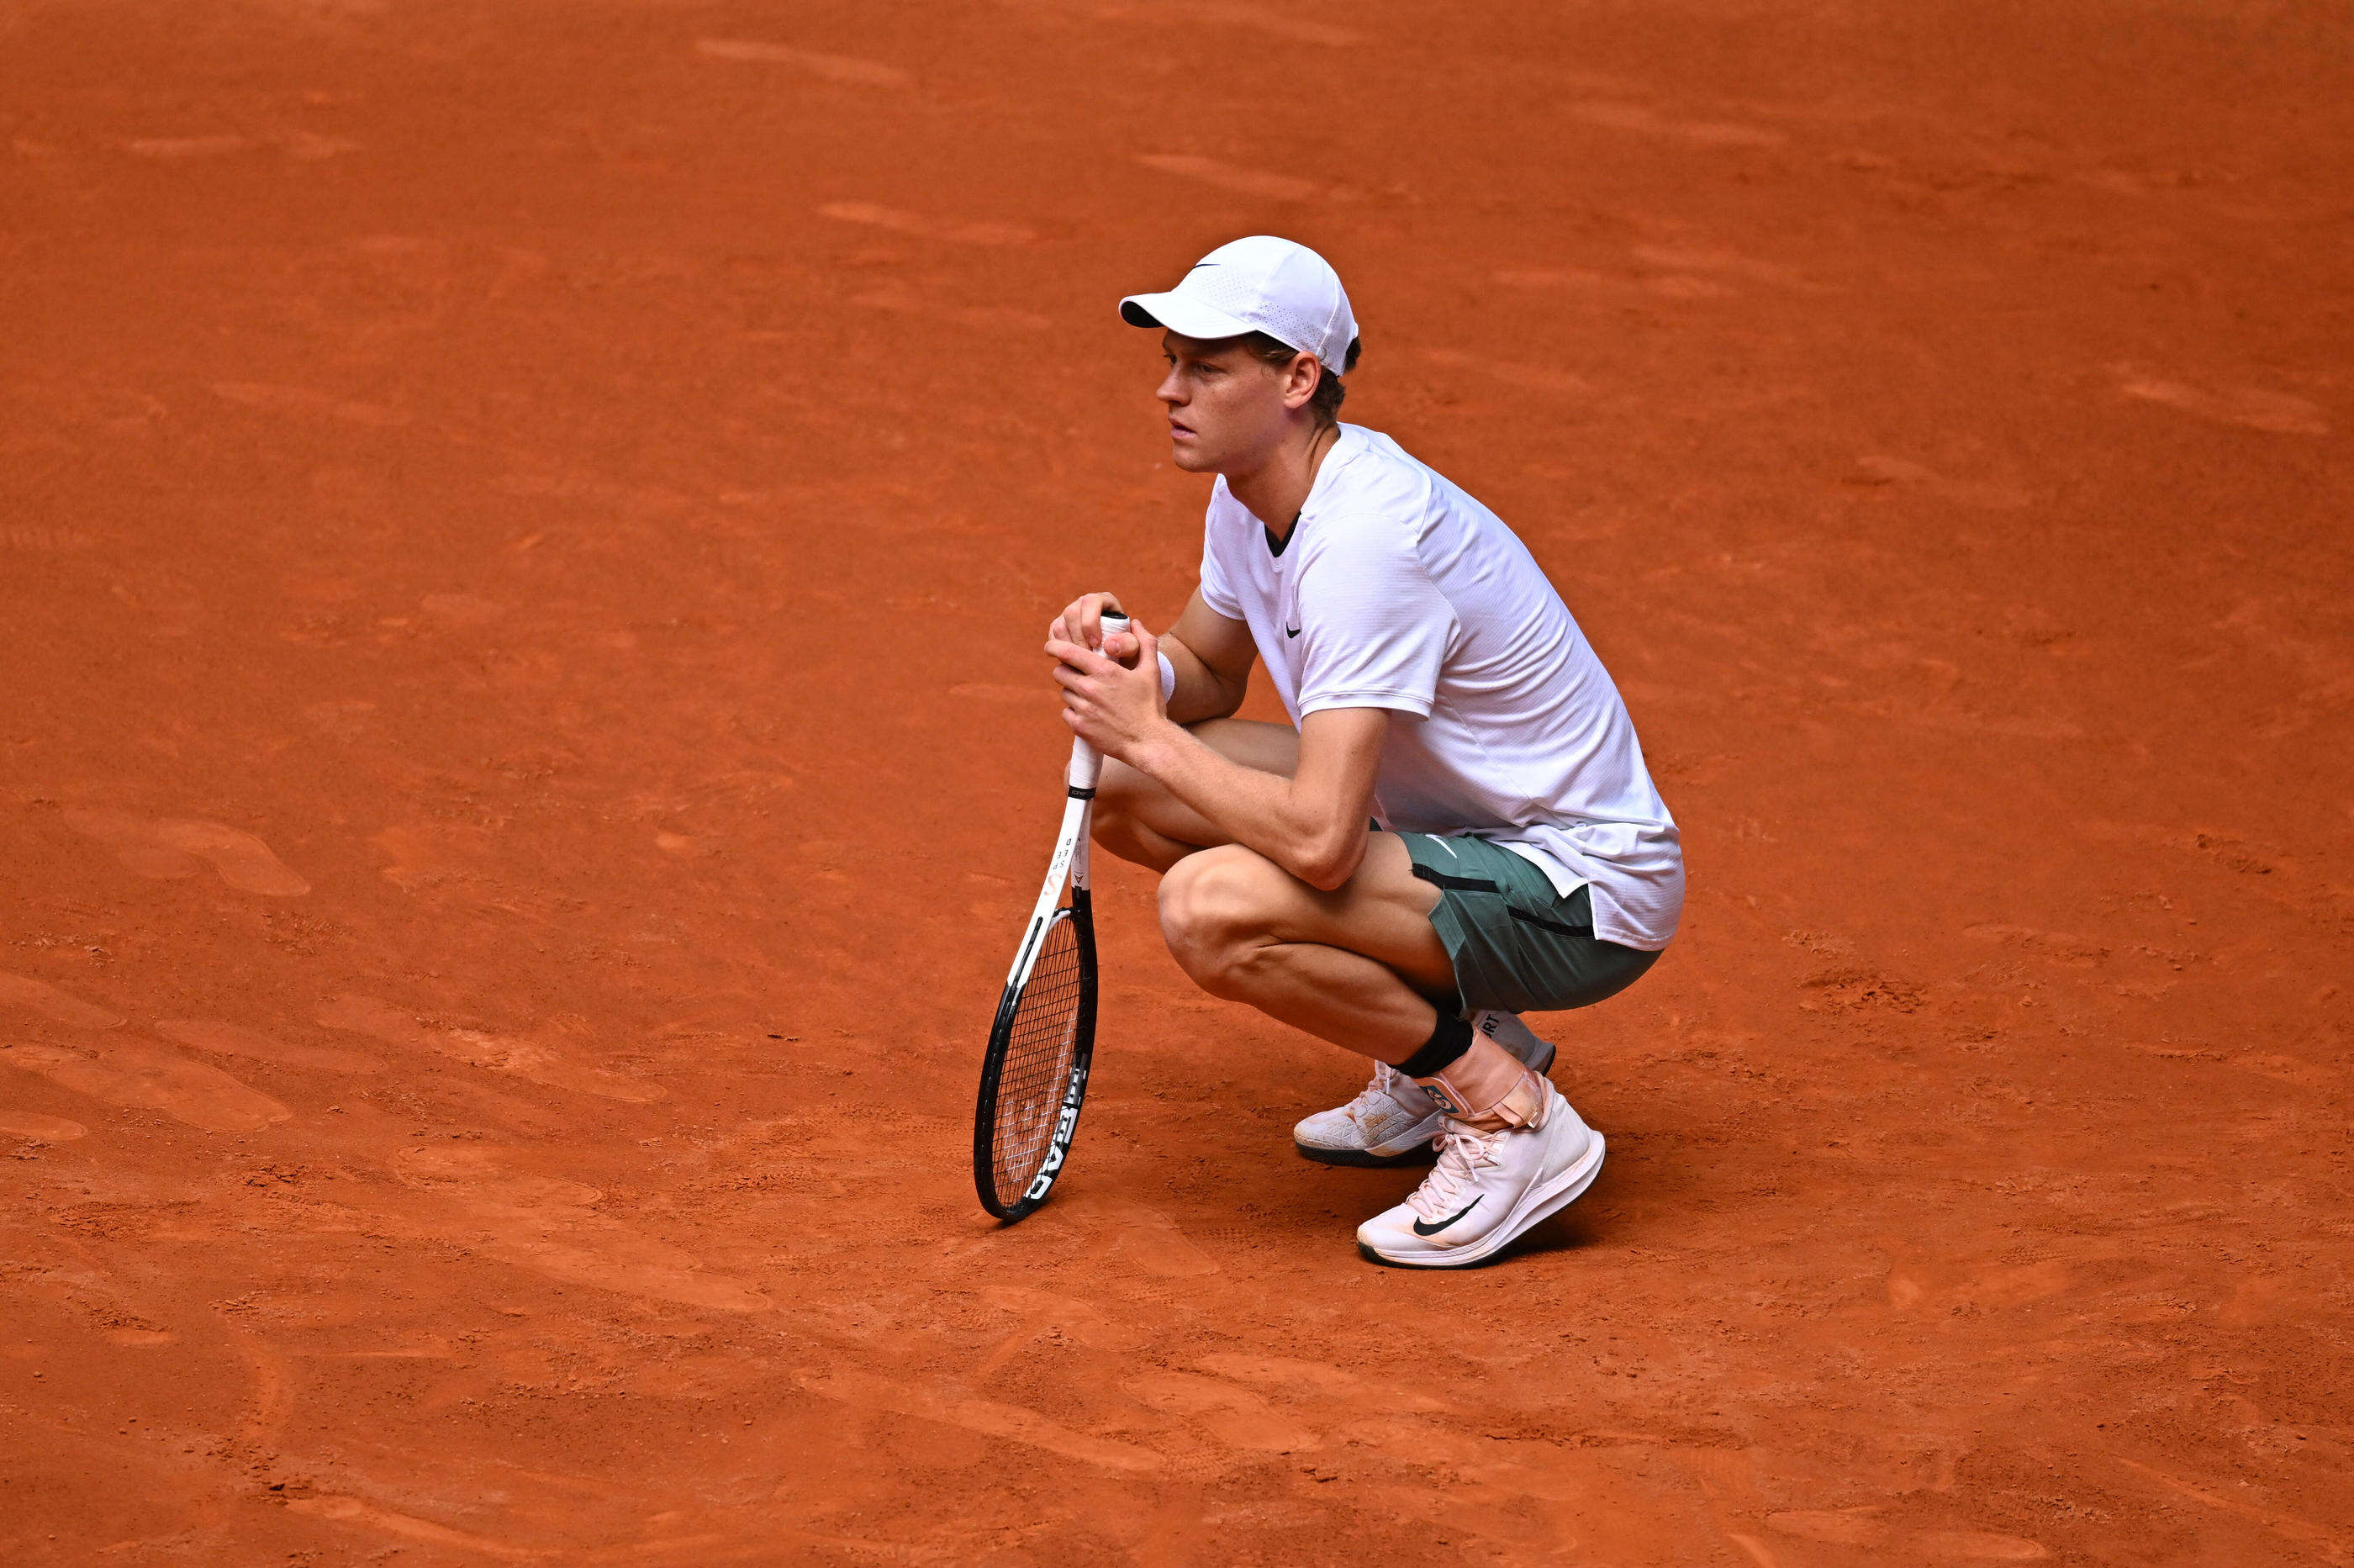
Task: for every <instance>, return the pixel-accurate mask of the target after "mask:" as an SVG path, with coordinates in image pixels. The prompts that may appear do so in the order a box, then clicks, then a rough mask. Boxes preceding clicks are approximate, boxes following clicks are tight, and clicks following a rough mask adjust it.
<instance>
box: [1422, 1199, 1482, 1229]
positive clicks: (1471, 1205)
mask: <svg viewBox="0 0 2354 1568" xmlns="http://www.w3.org/2000/svg"><path fill="white" fill-rule="evenodd" d="M1486 1197H1487V1194H1486V1193H1485V1192H1482V1193H1480V1194H1479V1197H1477V1198H1474V1199H1472V1200H1471V1201H1470V1202H1468V1203H1466V1204H1464V1205H1463V1207H1462V1208H1461V1209H1460V1210H1459V1211H1458V1212H1457V1213H1452V1214H1449V1215H1447V1217H1446V1218H1445V1219H1443V1220H1441V1221H1439V1222H1438V1223H1437V1224H1435V1225H1434V1224H1428V1223H1427V1222H1426V1221H1423V1220H1416V1221H1415V1223H1414V1234H1416V1235H1418V1236H1435V1235H1437V1234H1438V1233H1439V1232H1441V1231H1443V1230H1445V1229H1446V1228H1447V1226H1449V1225H1451V1224H1454V1223H1455V1222H1456V1221H1458V1220H1459V1219H1461V1218H1462V1217H1463V1216H1464V1215H1465V1214H1468V1213H1470V1212H1471V1211H1472V1210H1474V1209H1476V1208H1478V1207H1479V1204H1480V1202H1481V1201H1482V1200H1483V1199H1485V1198H1486Z"/></svg>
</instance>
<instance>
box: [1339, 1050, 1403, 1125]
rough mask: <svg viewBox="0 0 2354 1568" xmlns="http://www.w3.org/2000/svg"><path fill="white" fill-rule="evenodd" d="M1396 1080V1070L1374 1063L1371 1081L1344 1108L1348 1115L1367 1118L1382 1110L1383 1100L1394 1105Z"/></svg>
mask: <svg viewBox="0 0 2354 1568" xmlns="http://www.w3.org/2000/svg"><path fill="white" fill-rule="evenodd" d="M1397 1080H1398V1074H1397V1069H1396V1068H1394V1067H1393V1066H1391V1065H1389V1064H1388V1063H1387V1062H1376V1063H1374V1064H1373V1081H1372V1082H1370V1083H1368V1084H1367V1085H1366V1086H1364V1087H1363V1088H1362V1089H1359V1090H1358V1091H1357V1097H1356V1098H1355V1099H1353V1100H1351V1101H1350V1102H1349V1104H1348V1106H1347V1107H1346V1108H1347V1110H1348V1112H1349V1114H1350V1115H1352V1116H1355V1117H1359V1118H1363V1117H1368V1116H1372V1115H1373V1113H1375V1112H1376V1111H1378V1110H1380V1109H1381V1108H1382V1102H1383V1101H1384V1100H1388V1101H1390V1102H1391V1103H1392V1104H1395V1103H1396V1100H1397Z"/></svg>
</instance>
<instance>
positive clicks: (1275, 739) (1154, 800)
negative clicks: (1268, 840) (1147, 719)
mask: <svg viewBox="0 0 2354 1568" xmlns="http://www.w3.org/2000/svg"><path fill="white" fill-rule="evenodd" d="M1185 727H1186V732H1187V733H1188V734H1190V735H1191V736H1193V738H1194V739H1196V740H1198V741H1200V742H1201V743H1202V744H1203V745H1204V746H1206V747H1209V748H1210V749H1211V750H1213V751H1214V752H1216V753H1218V754H1219V755H1220V756H1222V757H1224V758H1226V760H1228V761H1229V762H1238V763H1240V764H1242V765H1243V766H1244V767H1245V768H1257V770H1258V771H1259V772H1261V773H1273V774H1276V775H1277V776H1278V777H1280V778H1284V779H1288V778H1290V777H1291V776H1292V774H1293V773H1295V772H1297V771H1298V770H1299V731H1298V730H1296V729H1294V728H1292V727H1291V726H1289V725H1288V724H1264V723H1261V722H1260V721H1259V720H1257V719H1237V718H1220V719H1204V720H1203V721H1202V722H1201V723H1199V724H1194V725H1188V726H1185ZM1096 799H1097V803H1098V809H1099V810H1101V809H1105V808H1108V809H1109V810H1116V811H1119V812H1121V813H1123V814H1125V815H1126V816H1128V817H1129V818H1132V819H1133V820H1135V821H1139V822H1141V823H1142V824H1144V826H1146V827H1148V828H1150V829H1151V830H1152V831H1153V832H1157V833H1160V834H1161V835H1162V836H1163V837H1166V838H1172V839H1174V840H1176V841H1177V842H1179V843H1181V844H1192V845H1193V846H1194V847H1196V848H1198V849H1208V848H1210V847H1211V846H1213V845H1215V844H1223V843H1228V842H1232V841H1231V840H1229V839H1228V838H1227V836H1226V835H1225V832H1223V831H1222V830H1220V829H1218V828H1217V827H1214V826H1213V825H1212V824H1211V822H1210V820H1209V819H1208V818H1206V817H1204V816H1203V815H1202V814H1201V813H1200V812H1199V811H1196V810H1193V807H1191V806H1188V805H1186V804H1185V803H1184V802H1182V800H1178V799H1177V797H1175V796H1174V795H1172V794H1171V793H1170V792H1169V791H1168V790H1167V789H1163V788H1162V787H1161V784H1160V783H1159V782H1157V781H1156V780H1154V779H1149V778H1147V777H1146V776H1145V775H1143V774H1141V773H1139V772H1138V771H1137V770H1136V769H1135V768H1130V767H1129V765H1128V764H1127V763H1125V762H1122V761H1119V759H1118V758H1105V760H1104V768H1103V778H1102V779H1100V780H1099V781H1098V782H1097V785H1096Z"/></svg>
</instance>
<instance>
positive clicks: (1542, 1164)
mask: <svg viewBox="0 0 2354 1568" xmlns="http://www.w3.org/2000/svg"><path fill="white" fill-rule="evenodd" d="M1544 1093H1545V1103H1544V1113H1543V1116H1542V1117H1541V1118H1539V1119H1538V1120H1536V1121H1535V1122H1533V1123H1532V1124H1531V1125H1529V1126H1527V1127H1513V1128H1503V1129H1502V1130H1500V1131H1498V1132H1480V1131H1479V1130H1478V1129H1476V1128H1469V1127H1466V1126H1464V1125H1463V1124H1462V1123H1461V1122H1459V1121H1449V1122H1447V1125H1446V1127H1445V1128H1442V1129H1441V1130H1440V1132H1439V1135H1438V1165H1437V1169H1436V1170H1434V1171H1431V1173H1430V1174H1429V1175H1428V1176H1426V1177H1425V1178H1424V1179H1423V1183H1422V1185H1421V1186H1419V1187H1416V1189H1415V1190H1414V1192H1412V1193H1411V1194H1409V1195H1408V1196H1407V1198H1406V1201H1405V1202H1403V1203H1400V1204H1399V1205H1398V1206H1397V1207H1396V1208H1394V1209H1385V1210H1384V1211H1383V1212H1382V1213H1378V1214H1375V1215H1374V1216H1373V1218H1372V1219H1370V1220H1367V1221H1366V1222H1365V1223H1364V1224H1362V1225H1359V1226H1358V1227H1357V1245H1358V1247H1359V1248H1360V1249H1361V1250H1362V1251H1363V1252H1364V1253H1365V1254H1367V1255H1369V1256H1372V1257H1373V1258H1377V1259H1379V1260H1380V1261H1381V1262H1384V1263H1394V1264H1402V1265H1404V1266H1407V1267H1409V1268H1460V1267H1462V1266H1464V1265H1466V1264H1471V1263H1478V1262H1479V1261H1480V1260H1481V1259H1482V1258H1486V1257H1492V1256H1493V1255H1495V1254H1496V1253H1498V1252H1499V1251H1500V1250H1501V1249H1502V1248H1503V1247H1504V1245H1506V1244H1507V1243H1509V1242H1510V1241H1511V1239H1512V1238H1513V1237H1515V1236H1517V1235H1519V1234H1521V1233H1522V1232H1523V1231H1525V1230H1527V1229H1528V1228H1529V1227H1530V1226H1531V1225H1533V1224H1536V1223H1537V1222H1538V1221H1540V1220H1542V1219H1543V1218H1545V1217H1546V1216H1547V1215H1549V1214H1552V1213H1554V1212H1556V1211H1557V1210H1560V1209H1562V1208H1564V1207H1565V1206H1567V1205H1568V1204H1569V1203H1570V1202H1572V1201H1573V1200H1574V1199H1575V1198H1576V1197H1577V1196H1578V1195H1579V1194H1580V1193H1582V1192H1585V1190H1586V1188H1588V1187H1590V1186H1592V1185H1593V1184H1594V1178H1595V1176H1596V1173H1598V1172H1599V1171H1601V1169H1602V1135H1601V1134H1600V1133H1598V1132H1596V1131H1595V1130H1594V1129H1593V1128H1590V1127H1588V1126H1586V1125H1585V1122H1584V1121H1583V1120H1581V1119H1580V1118H1579V1117H1578V1114H1577V1113H1576V1112H1575V1111H1574V1110H1572V1109H1570V1107H1569V1102H1568V1101H1567V1100H1565V1099H1563V1098H1562V1097H1561V1094H1560V1091H1558V1090H1556V1089H1555V1088H1554V1087H1553V1086H1552V1085H1551V1084H1547V1085H1545V1086H1544Z"/></svg>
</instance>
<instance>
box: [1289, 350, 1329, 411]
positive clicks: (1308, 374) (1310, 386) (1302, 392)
mask: <svg viewBox="0 0 2354 1568" xmlns="http://www.w3.org/2000/svg"><path fill="white" fill-rule="evenodd" d="M1321 374H1322V372H1321V370H1320V367H1319V366H1318V365H1317V363H1316V356H1315V355H1312V354H1303V355H1299V356H1298V357H1297V358H1295V359H1293V360H1292V362H1291V366H1290V368H1289V369H1288V370H1286V371H1285V372H1284V373H1283V406H1284V407H1285V408H1305V407H1307V405H1308V399H1309V398H1310V397H1314V396H1315V395H1316V381H1317V378H1318V376H1320V375H1321Z"/></svg>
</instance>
